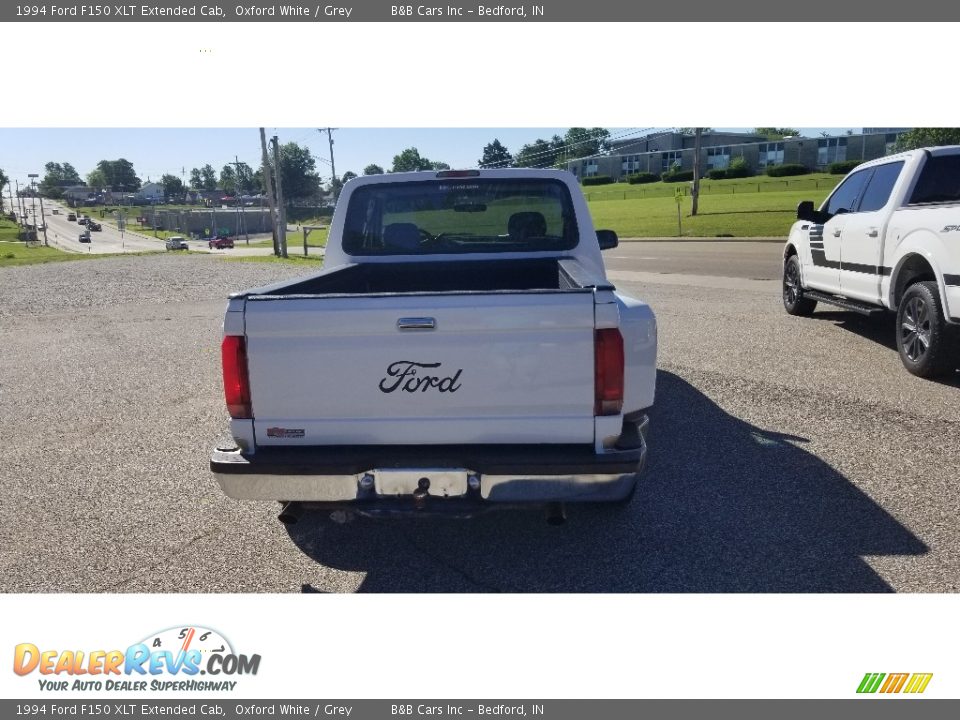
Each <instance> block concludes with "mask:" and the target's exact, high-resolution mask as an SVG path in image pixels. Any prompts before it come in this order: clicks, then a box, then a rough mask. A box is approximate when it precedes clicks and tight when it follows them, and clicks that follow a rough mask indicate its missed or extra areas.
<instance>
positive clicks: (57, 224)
mask: <svg viewBox="0 0 960 720" xmlns="http://www.w3.org/2000/svg"><path fill="white" fill-rule="evenodd" d="M43 204H44V214H45V218H46V222H47V242H48V243H49V244H50V245H53V246H54V247H58V248H60V249H61V250H66V251H68V252H79V253H89V254H114V253H129V252H136V253H139V252H165V251H166V246H165V241H164V240H163V239H159V238H154V237H150V236H149V235H146V234H144V233H141V232H139V231H138V230H133V231H130V232H127V231H125V232H123V233H121V232H120V231H119V230H117V228H116V227H114V226H113V225H110V224H108V222H107V219H105V218H100V217H99V216H98V215H99V214H97V215H94V218H93V219H94V220H96V221H97V222H98V223H100V225H101V227H102V230H100V231H94V232H91V233H90V239H91V241H90V242H89V243H81V242H80V240H79V237H80V233H81V232H83V231H84V230H85V229H86V228H85V227H84V226H83V225H80V224H79V223H77V222H76V221H70V220H67V217H68V214H69V213H70V212H72V211H71V210H70V208H68V207H66V206H65V205H62V204H59V203H56V202H54V201H51V200H44V202H43ZM55 210H56V214H54V211H55ZM39 212H40V205H39V204H37V213H38V214H39ZM134 220H135V218H133V219H131V218H128V219H127V223H128V227H129V228H134V227H136V223H135V222H134ZM264 237H266V238H269V235H267V236H263V237H261V236H257V237H255V238H253V239H254V240H263V239H264ZM293 238H294V239H296V236H293ZM40 240H41V241H42V240H43V233H42V232H41V233H40ZM293 244H294V243H291V245H293ZM188 245H189V246H190V250H189V252H199V253H204V254H212V255H228V256H229V255H270V254H272V252H273V251H272V249H271V248H269V247H256V246H254V247H247V246H246V245H245V244H244V242H243V241H238V242H237V243H236V247H234V248H233V249H223V250H211V249H210V248H209V247H208V245H207V243H206V242H202V241H192V240H191V241H189V242H188ZM180 252H183V251H180Z"/></svg>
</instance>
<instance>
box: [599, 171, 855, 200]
mask: <svg viewBox="0 0 960 720" xmlns="http://www.w3.org/2000/svg"><path fill="white" fill-rule="evenodd" d="M843 177H844V176H843V175H829V174H827V173H811V174H809V175H797V176H793V177H785V178H773V177H767V176H766V175H758V176H756V177H749V178H739V179H735V180H701V181H700V199H701V200H702V199H703V197H704V196H705V195H745V194H747V195H748V194H751V193H753V194H761V193H766V192H792V191H794V190H797V191H805V192H807V193H808V194H809V193H819V192H823V193H828V192H829V191H830V190H832V189H833V188H835V187H836V186H837V184H838V183H839V182H840V181H841V180H843ZM677 188H680V190H681V191H682V192H683V193H684V194H685V195H689V194H690V183H689V182H677V183H665V182H655V183H647V184H646V185H630V184H628V183H613V184H610V185H587V186H586V187H584V188H583V194H584V195H586V197H587V201H588V202H589V201H592V200H630V199H641V198H653V197H671V198H672V197H673V196H674V194H675V193H676V191H677Z"/></svg>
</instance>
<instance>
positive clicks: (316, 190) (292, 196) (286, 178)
mask: <svg viewBox="0 0 960 720" xmlns="http://www.w3.org/2000/svg"><path fill="white" fill-rule="evenodd" d="M280 169H281V172H280V178H281V180H282V181H283V197H284V198H285V199H286V200H304V199H307V198H320V197H322V196H323V191H322V190H321V189H320V175H319V174H318V173H317V161H316V160H314V158H313V155H311V154H310V148H308V147H307V146H306V145H304V146H300V145H298V144H297V143H295V142H289V143H286V144H284V145H281V146H280ZM274 172H276V171H274Z"/></svg>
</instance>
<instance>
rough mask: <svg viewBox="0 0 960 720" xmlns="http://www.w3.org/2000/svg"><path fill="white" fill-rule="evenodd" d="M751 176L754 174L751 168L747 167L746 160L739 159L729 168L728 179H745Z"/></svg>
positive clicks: (732, 161)
mask: <svg viewBox="0 0 960 720" xmlns="http://www.w3.org/2000/svg"><path fill="white" fill-rule="evenodd" d="M751 175H753V172H752V171H751V170H750V166H749V165H747V160H746V158H743V157H738V158H734V159H733V160H731V161H730V167H728V168H727V174H726V177H728V178H745V177H750V176H751Z"/></svg>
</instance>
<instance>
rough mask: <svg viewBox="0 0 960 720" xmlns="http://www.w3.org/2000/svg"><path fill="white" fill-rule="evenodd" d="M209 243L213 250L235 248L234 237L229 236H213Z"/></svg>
mask: <svg viewBox="0 0 960 720" xmlns="http://www.w3.org/2000/svg"><path fill="white" fill-rule="evenodd" d="M207 245H208V246H209V247H210V249H211V250H223V248H233V238H229V237H216V238H213V240H211V241H210V242H209V243H207Z"/></svg>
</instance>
